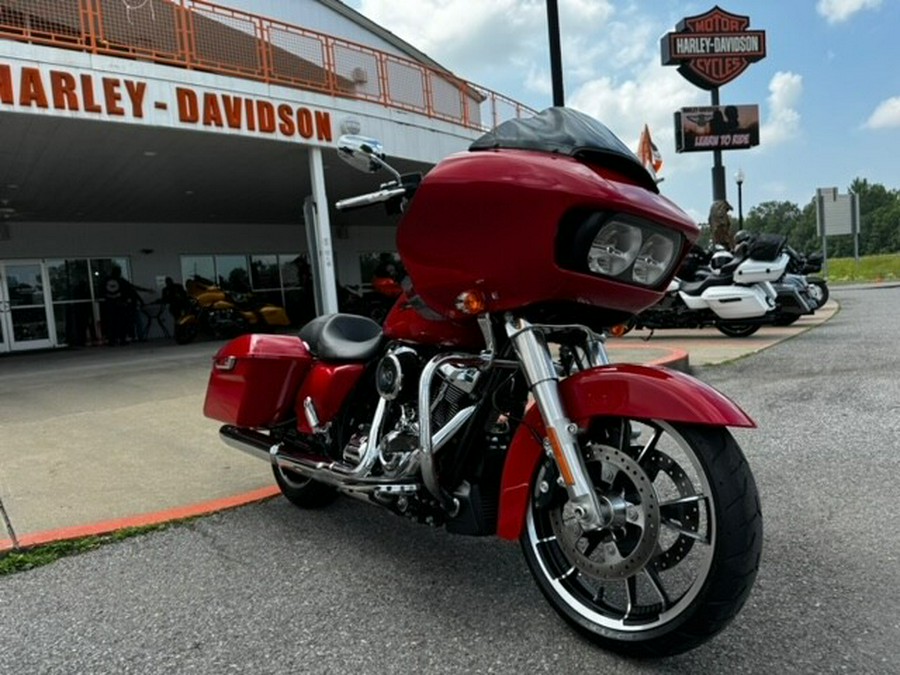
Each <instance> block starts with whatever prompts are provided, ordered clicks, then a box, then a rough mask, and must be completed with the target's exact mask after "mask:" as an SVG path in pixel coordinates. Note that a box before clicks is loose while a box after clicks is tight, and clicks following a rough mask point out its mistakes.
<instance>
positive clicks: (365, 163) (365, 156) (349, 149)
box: [338, 136, 384, 173]
mask: <svg viewBox="0 0 900 675" xmlns="http://www.w3.org/2000/svg"><path fill="white" fill-rule="evenodd" d="M338 157H340V158H341V159H342V160H344V161H345V162H347V164H349V165H350V166H352V167H353V168H354V169H358V170H360V171H363V172H365V173H375V172H376V171H378V170H379V169H380V168H381V167H383V166H384V159H383V158H384V149H383V148H382V147H381V142H380V141H377V140H375V139H374V138H366V137H365V136H341V137H340V138H339V139H338Z"/></svg>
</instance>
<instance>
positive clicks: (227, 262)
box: [216, 255, 251, 293]
mask: <svg viewBox="0 0 900 675" xmlns="http://www.w3.org/2000/svg"><path fill="white" fill-rule="evenodd" d="M216 283H217V284H218V286H219V287H220V288H222V290H225V291H234V292H235V293H248V292H250V290H251V288H250V270H249V269H248V268H247V256H245V255H217V256H216Z"/></svg>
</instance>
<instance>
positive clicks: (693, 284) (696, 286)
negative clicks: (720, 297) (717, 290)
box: [678, 274, 734, 295]
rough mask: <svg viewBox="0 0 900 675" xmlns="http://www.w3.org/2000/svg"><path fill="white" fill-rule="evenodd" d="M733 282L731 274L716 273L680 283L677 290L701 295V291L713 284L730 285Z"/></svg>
mask: <svg viewBox="0 0 900 675" xmlns="http://www.w3.org/2000/svg"><path fill="white" fill-rule="evenodd" d="M733 283H734V278H733V277H732V276H731V275H725V276H720V275H718V274H710V275H709V276H708V277H706V278H705V279H701V280H700V281H686V282H683V283H682V284H681V288H679V289H678V290H679V291H683V292H685V293H687V294H688V295H703V291H705V290H706V289H707V288H712V287H713V286H730V285H731V284H733Z"/></svg>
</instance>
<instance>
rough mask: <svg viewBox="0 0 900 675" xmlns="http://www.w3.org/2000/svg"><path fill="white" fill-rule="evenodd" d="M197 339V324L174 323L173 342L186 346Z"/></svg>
mask: <svg viewBox="0 0 900 675" xmlns="http://www.w3.org/2000/svg"><path fill="white" fill-rule="evenodd" d="M196 337H197V323H196V322H193V323H178V322H176V323H175V342H176V343H177V344H180V345H186V344H188V343H190V342H193V341H194V339H195V338H196Z"/></svg>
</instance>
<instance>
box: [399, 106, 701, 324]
mask: <svg viewBox="0 0 900 675" xmlns="http://www.w3.org/2000/svg"><path fill="white" fill-rule="evenodd" d="M698 235H699V229H698V228H697V226H696V225H695V224H694V222H693V221H692V220H691V219H690V218H689V217H688V216H687V215H686V214H685V213H684V212H683V211H682V210H681V209H679V208H678V207H677V206H675V204H673V203H672V202H671V201H669V200H668V199H667V198H665V197H663V196H661V195H660V194H659V193H658V190H657V187H656V184H655V182H654V181H653V179H652V177H651V176H650V175H649V174H648V173H647V172H646V171H645V170H644V168H643V167H642V166H641V165H640V163H639V161H638V160H637V158H635V157H634V155H633V154H632V153H631V152H630V151H629V150H628V148H627V147H626V146H625V145H624V144H622V143H621V141H619V140H618V139H617V138H616V137H615V136H614V135H613V134H612V132H610V131H609V130H608V129H607V128H606V127H604V126H603V125H602V124H600V123H599V122H597V121H596V120H592V119H591V118H589V117H587V116H585V115H583V114H581V113H578V112H575V111H572V110H568V109H563V108H551V109H549V110H547V111H545V112H544V113H541V114H540V115H538V116H536V117H534V118H531V120H513V121H510V122H505V123H504V124H502V125H500V126H499V127H498V128H497V129H495V130H494V131H492V132H490V133H488V134H486V135H485V136H483V137H482V138H481V139H479V140H478V141H476V142H475V143H473V145H472V147H471V149H470V151H469V152H466V153H459V154H456V155H453V156H451V157H449V158H447V159H445V160H444V161H442V162H441V163H439V164H438V165H437V166H436V167H435V168H434V169H432V171H431V172H429V173H428V174H427V175H426V176H425V178H424V180H423V181H422V184H421V185H420V186H419V188H418V190H417V192H416V195H415V197H414V198H413V200H412V202H411V205H410V207H409V209H408V210H407V212H406V214H405V216H404V218H403V220H402V221H401V223H400V225H399V228H398V232H397V245H398V250H399V251H400V255H401V257H402V258H403V261H404V264H405V265H406V269H407V272H408V274H409V276H410V279H411V280H412V285H413V288H414V290H415V293H416V294H417V295H418V296H419V297H420V298H421V300H422V301H423V302H424V303H425V304H426V305H428V307H429V308H430V309H432V310H434V311H435V312H437V313H439V314H441V315H442V316H444V317H448V318H451V319H462V318H464V317H465V316H466V314H467V311H471V307H470V305H469V304H467V302H466V298H467V297H471V296H472V295H477V296H478V297H480V298H482V299H483V303H482V304H481V305H478V304H477V303H476V306H477V307H481V311H489V312H501V311H507V310H513V309H516V310H520V309H522V308H529V307H531V308H535V309H536V310H537V309H538V308H540V309H542V310H543V309H547V308H558V307H563V306H565V307H567V313H569V314H570V315H571V313H572V309H574V310H575V313H576V314H577V312H578V311H579V309H578V308H581V310H585V309H591V308H593V309H600V310H604V311H603V312H601V314H602V316H598V314H597V313H596V312H594V313H593V316H592V323H598V322H599V323H605V324H606V325H614V324H615V323H618V322H619V321H621V320H622V317H623V316H626V315H631V314H633V313H636V312H639V311H640V310H642V309H643V308H645V307H648V306H650V305H652V304H654V303H655V302H657V301H658V300H659V298H660V297H661V296H662V293H663V292H664V290H665V288H666V286H667V285H668V283H669V281H670V279H671V278H672V276H673V275H674V273H675V269H676V268H677V264H678V262H679V261H680V260H681V259H682V257H683V256H684V255H685V254H686V253H687V251H688V249H689V247H690V244H691V243H692V242H694V241H695V240H696V239H697V237H698ZM550 311H551V313H552V309H551V310H550Z"/></svg>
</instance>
